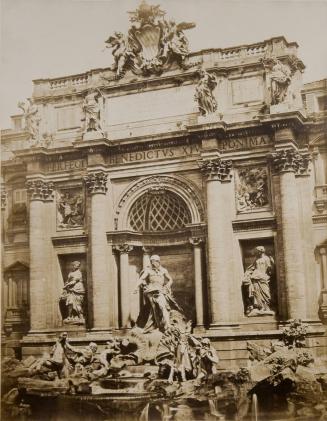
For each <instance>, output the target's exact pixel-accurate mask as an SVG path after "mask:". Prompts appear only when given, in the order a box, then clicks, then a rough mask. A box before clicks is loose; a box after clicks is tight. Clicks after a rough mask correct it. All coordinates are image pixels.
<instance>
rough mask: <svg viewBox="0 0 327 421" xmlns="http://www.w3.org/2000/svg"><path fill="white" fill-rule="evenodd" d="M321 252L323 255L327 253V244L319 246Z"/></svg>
mask: <svg viewBox="0 0 327 421" xmlns="http://www.w3.org/2000/svg"><path fill="white" fill-rule="evenodd" d="M319 254H321V255H324V254H327V246H325V247H319Z"/></svg>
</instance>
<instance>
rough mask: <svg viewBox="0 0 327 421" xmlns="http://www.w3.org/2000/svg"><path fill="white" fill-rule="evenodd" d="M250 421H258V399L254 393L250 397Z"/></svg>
mask: <svg viewBox="0 0 327 421" xmlns="http://www.w3.org/2000/svg"><path fill="white" fill-rule="evenodd" d="M251 421H258V397H257V395H256V393H253V395H252V405H251Z"/></svg>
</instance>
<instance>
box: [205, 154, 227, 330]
mask: <svg viewBox="0 0 327 421" xmlns="http://www.w3.org/2000/svg"><path fill="white" fill-rule="evenodd" d="M199 165H200V168H201V170H202V172H203V174H204V175H205V177H206V180H207V224H208V265H209V271H208V272H209V273H208V276H209V297H210V298H209V299H210V312H211V325H212V327H215V326H218V327H219V326H226V325H229V324H230V322H231V320H232V313H233V306H234V304H233V302H231V301H232V300H231V293H230V288H232V286H231V284H232V280H233V243H232V241H233V229H232V223H231V209H230V203H231V200H232V194H231V190H230V181H231V168H232V162H231V161H227V160H223V159H220V158H219V157H215V158H213V159H204V160H202V161H201V162H200V163H199Z"/></svg>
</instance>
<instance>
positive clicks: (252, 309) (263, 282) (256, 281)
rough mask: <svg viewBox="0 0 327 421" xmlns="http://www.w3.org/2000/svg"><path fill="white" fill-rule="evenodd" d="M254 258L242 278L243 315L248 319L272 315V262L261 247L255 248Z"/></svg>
mask: <svg viewBox="0 0 327 421" xmlns="http://www.w3.org/2000/svg"><path fill="white" fill-rule="evenodd" d="M255 252H256V257H255V260H254V262H253V263H252V265H250V266H249V267H248V268H247V269H246V271H245V273H244V278H243V286H244V290H245V295H246V304H245V314H246V316H248V317H253V316H262V315H273V314H274V312H273V311H272V310H271V308H270V305H271V293H270V286H269V282H270V278H271V275H272V272H273V267H274V260H273V258H272V257H270V256H267V255H266V250H265V248H264V247H263V246H258V247H256V248H255Z"/></svg>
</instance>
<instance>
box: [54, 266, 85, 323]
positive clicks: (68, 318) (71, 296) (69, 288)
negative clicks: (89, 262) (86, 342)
mask: <svg viewBox="0 0 327 421" xmlns="http://www.w3.org/2000/svg"><path fill="white" fill-rule="evenodd" d="M80 267H81V262H79V261H78V260H75V261H73V262H72V263H71V271H70V272H69V273H68V276H67V281H66V282H65V285H64V287H63V292H62V294H61V296H60V310H61V314H62V317H63V322H64V323H67V324H77V325H80V324H84V323H85V316H84V299H85V286H84V281H83V275H82V272H81V270H80Z"/></svg>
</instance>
